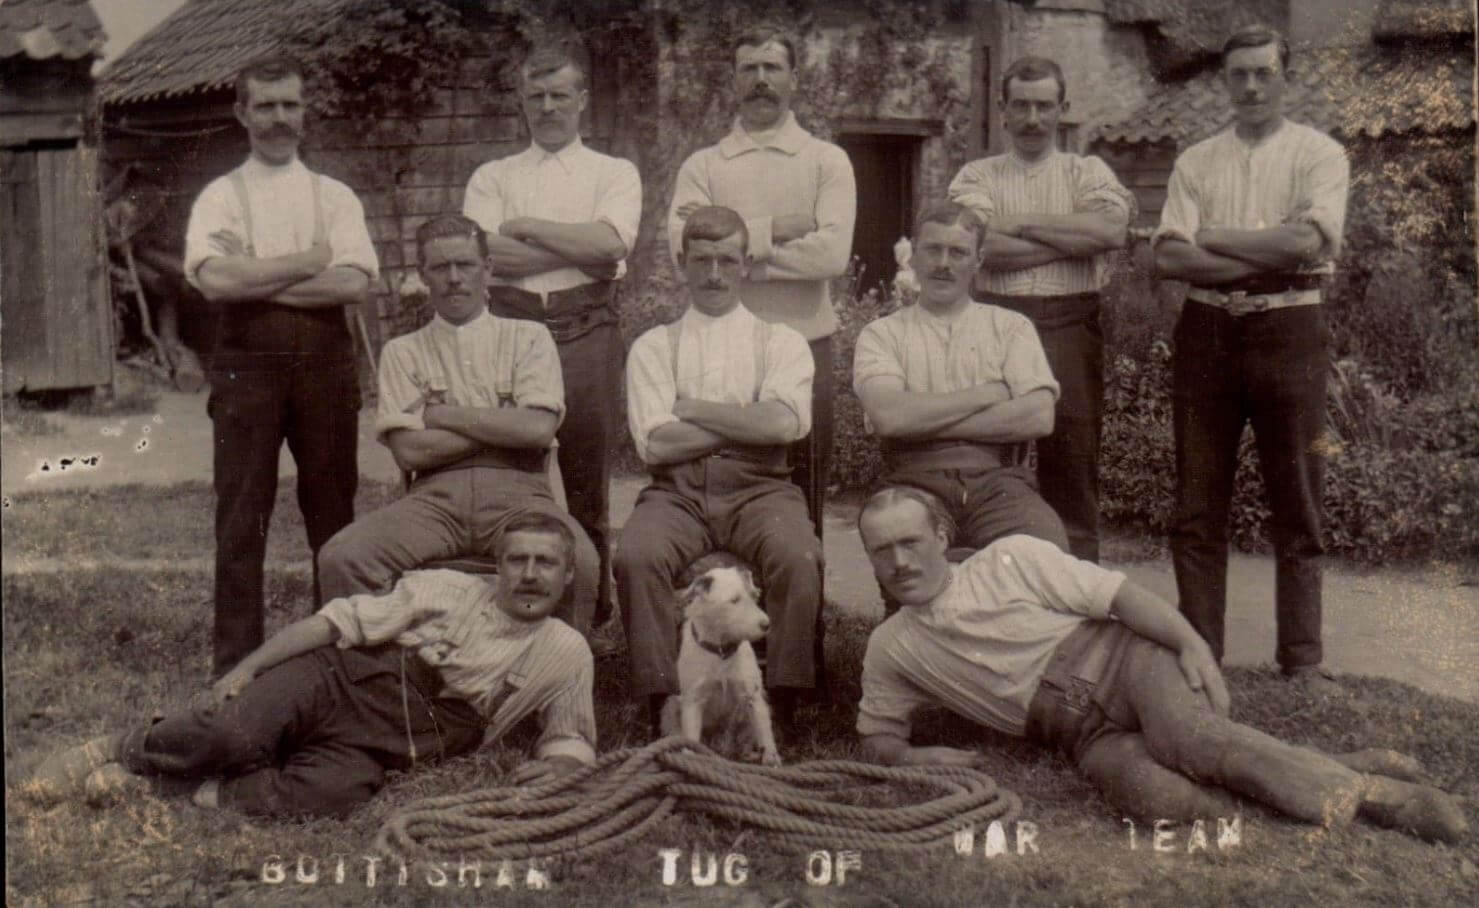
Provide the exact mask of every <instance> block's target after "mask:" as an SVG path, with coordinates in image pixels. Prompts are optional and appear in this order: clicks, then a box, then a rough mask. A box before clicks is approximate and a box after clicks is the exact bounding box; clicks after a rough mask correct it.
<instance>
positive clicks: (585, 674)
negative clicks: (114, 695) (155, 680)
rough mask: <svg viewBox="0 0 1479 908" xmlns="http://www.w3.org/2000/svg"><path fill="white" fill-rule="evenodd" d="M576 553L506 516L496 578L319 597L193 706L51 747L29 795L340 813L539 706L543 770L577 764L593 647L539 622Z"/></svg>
mask: <svg viewBox="0 0 1479 908" xmlns="http://www.w3.org/2000/svg"><path fill="white" fill-rule="evenodd" d="M573 550H574V539H573V537H572V535H571V532H570V530H569V529H568V528H567V527H566V526H565V524H563V523H562V522H561V521H560V520H558V519H557V518H555V517H552V516H549V515H546V514H539V513H529V514H526V515H522V516H519V517H516V518H514V519H513V520H512V521H510V523H509V525H508V527H507V528H506V529H505V531H504V533H503V535H502V537H501V539H500V540H499V542H498V544H497V546H496V554H497V557H498V580H497V583H496V586H490V585H489V584H488V583H486V582H484V581H483V580H481V579H479V578H477V577H472V576H468V575H465V574H459V573H455V572H452V571H417V572H412V573H409V574H407V575H405V577H403V578H402V579H401V580H400V582H399V583H397V584H396V586H395V588H394V589H393V590H392V591H391V592H389V593H387V594H384V595H369V594H365V595H355V596H349V597H346V598H339V599H334V600H331V601H330V602H329V603H328V604H326V605H325V606H324V607H323V608H322V609H321V610H320V611H319V612H318V613H317V614H316V615H313V616H312V617H310V618H307V619H304V620H302V621H299V622H297V623H295V624H292V625H290V626H288V627H286V628H284V629H283V630H282V631H280V632H279V633H278V634H276V635H275V636H273V637H272V638H271V639H269V640H268V641H267V642H266V643H264V644H262V646H261V647H260V648H258V649H257V650H256V651H255V652H253V653H252V654H251V655H249V656H247V658H246V659H245V660H243V661H242V662H241V663H240V664H239V665H238V666H237V667H236V668H235V669H233V670H232V671H230V672H229V673H227V674H226V675H225V676H223V677H222V678H221V679H220V680H219V681H217V682H216V683H215V684H214V685H213V686H212V687H211V688H209V689H208V690H206V691H204V692H203V693H202V695H201V696H200V698H198V699H197V701H196V702H195V703H193V704H192V705H191V707H190V708H189V709H186V710H184V711H182V712H178V713H176V714H174V715H172V716H170V717H168V718H166V719H164V720H163V721H161V722H159V723H157V724H155V725H152V726H148V727H140V728H136V729H134V730H133V731H130V732H127V733H125V734H115V735H108V736H106V737H101V738H96V739H93V740H91V741H88V742H87V743H85V744H82V745H79V746H77V747H73V748H70V749H68V750H65V751H61V752H60V753H58V754H55V755H53V756H52V757H50V758H49V759H47V760H46V761H45V762H43V763H42V764H41V766H40V767H39V768H38V769H37V770H36V773H35V775H34V776H33V777H32V779H31V780H30V781H29V783H28V784H27V790H28V791H29V793H30V794H31V795H32V796H33V797H36V798H37V799H39V800H43V801H56V800H60V799H62V798H66V797H69V796H79V797H80V796H82V795H84V794H86V795H87V796H88V798H89V800H94V801H95V800H98V799H106V798H107V796H110V795H115V796H116V795H117V794H120V793H123V792H126V791H130V790H133V789H135V788H140V789H149V788H151V787H156V786H157V787H158V788H159V789H160V790H161V791H178V792H179V793H182V794H183V793H184V792H186V791H190V790H193V792H194V795H193V799H194V801H195V803H196V804H198V805H200V806H202V807H230V808H234V809H236V810H240V811H242V812H244V813H250V814H261V815H290V814H336V813H343V812H345V811H347V810H349V809H351V808H353V807H355V806H357V805H359V804H360V803H362V802H364V801H366V800H368V799H369V798H370V797H372V796H373V795H374V794H375V792H376V791H377V790H378V789H379V788H380V786H381V784H383V781H384V778H385V771H386V770H387V769H399V770H408V769H411V768H413V767H414V766H416V765H417V764H419V763H424V762H428V761H432V760H438V759H444V758H447V757H452V756H456V755H458V754H462V753H466V752H468V751H470V750H472V749H474V748H475V747H477V746H478V744H479V742H480V741H485V740H486V741H492V740H495V739H497V738H498V737H500V736H502V735H503V734H504V733H505V732H507V731H508V730H509V729H511V728H512V727H513V726H514V725H515V724H516V723H517V722H518V721H519V720H520V719H522V718H523V717H524V716H526V715H528V714H529V713H531V712H536V711H537V712H538V713H539V715H540V719H541V723H542V726H543V734H542V735H541V737H540V739H539V743H538V745H537V752H538V756H539V758H540V759H541V760H542V761H543V763H542V767H543V772H544V774H546V775H563V774H565V773H568V772H571V771H573V770H575V769H578V768H579V767H581V766H582V765H584V764H588V763H590V762H592V761H593V760H594V758H595V740H596V726H595V717H594V711H593V708H592V703H591V684H592V679H593V673H592V664H591V653H590V650H589V649H588V648H587V646H586V643H585V640H584V639H583V638H582V637H581V636H580V634H578V633H576V631H575V630H573V629H572V628H571V627H569V626H568V625H566V624H565V623H563V622H562V621H560V620H559V619H556V618H551V617H549V614H550V612H551V611H553V610H554V608H555V606H556V604H557V603H558V602H559V600H560V596H561V594H562V593H563V592H564V590H565V586H566V584H568V583H569V582H570V579H571V576H572V573H573V560H572V559H573V554H572V553H573ZM151 780H152V783H153V784H152V785H151Z"/></svg>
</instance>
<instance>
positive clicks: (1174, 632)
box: [1109, 580, 1206, 652]
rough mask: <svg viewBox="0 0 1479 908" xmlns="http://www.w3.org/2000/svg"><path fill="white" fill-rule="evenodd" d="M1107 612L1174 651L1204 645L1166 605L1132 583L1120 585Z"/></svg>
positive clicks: (1177, 613) (1164, 601)
mask: <svg viewBox="0 0 1479 908" xmlns="http://www.w3.org/2000/svg"><path fill="white" fill-rule="evenodd" d="M1109 611H1110V614H1111V615H1113V616H1114V617H1116V618H1118V619H1119V621H1120V623H1121V624H1123V625H1124V626H1125V627H1128V628H1129V629H1130V630H1132V631H1134V632H1135V633H1137V634H1139V635H1140V636H1142V637H1145V638H1147V639H1149V640H1154V641H1155V642H1156V643H1159V644H1161V645H1162V646H1164V647H1166V648H1168V649H1171V650H1175V651H1176V652H1181V651H1182V650H1183V649H1185V648H1187V647H1196V646H1205V645H1206V642H1205V641H1204V640H1202V638H1201V635H1200V634H1198V633H1197V632H1196V630H1195V629H1194V628H1193V627H1192V626H1191V625H1190V624H1189V623H1188V622H1187V620H1186V619H1185V618H1184V617H1182V615H1181V613H1180V612H1178V611H1177V610H1176V609H1175V608H1173V607H1172V606H1171V604H1170V603H1169V602H1167V601H1166V600H1164V599H1162V598H1161V597H1160V596H1157V595H1156V594H1155V593H1152V592H1150V591H1149V590H1147V589H1145V588H1144V587H1142V586H1139V585H1138V584H1136V583H1135V582H1134V581H1132V580H1126V581H1124V582H1123V583H1121V584H1120V588H1119V591H1118V592H1117V593H1115V596H1114V600H1113V602H1112V603H1111V604H1110V607H1109Z"/></svg>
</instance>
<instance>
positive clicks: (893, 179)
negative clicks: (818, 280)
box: [837, 133, 920, 292]
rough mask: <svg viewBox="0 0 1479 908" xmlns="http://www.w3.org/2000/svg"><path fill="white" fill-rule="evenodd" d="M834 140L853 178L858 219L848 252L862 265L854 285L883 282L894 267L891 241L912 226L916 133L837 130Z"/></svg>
mask: <svg viewBox="0 0 1479 908" xmlns="http://www.w3.org/2000/svg"><path fill="white" fill-rule="evenodd" d="M837 144H838V145H840V146H841V147H842V150H843V151H845V152H847V156H848V159H849V160H851V161H852V169H853V176H854V177H855V178H856V179H857V183H858V220H857V226H856V227H855V228H854V230H853V239H852V254H853V255H854V256H855V257H857V258H858V259H859V260H860V261H861V262H862V265H863V269H864V271H863V279H862V281H861V283H860V284H859V287H858V290H859V291H860V292H861V291H864V290H868V289H869V288H872V287H876V286H878V285H879V284H883V285H884V286H885V288H887V286H888V285H889V284H890V283H891V282H892V281H893V279H894V274H895V273H896V272H897V271H898V270H899V266H898V264H897V263H896V262H895V261H894V243H896V242H898V240H899V238H900V237H903V236H908V235H909V232H910V230H911V229H912V222H913V219H914V169H915V166H916V163H917V161H918V155H919V144H920V139H919V137H918V136H913V135H879V134H867V133H859V134H846V135H842V136H839V137H838V138H837Z"/></svg>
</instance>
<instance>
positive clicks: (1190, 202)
mask: <svg viewBox="0 0 1479 908" xmlns="http://www.w3.org/2000/svg"><path fill="white" fill-rule="evenodd" d="M1184 161H1185V158H1184V157H1183V158H1182V160H1179V161H1177V162H1176V166H1175V167H1173V168H1172V169H1171V179H1170V182H1168V183H1167V184H1166V206H1165V207H1164V208H1162V209H1161V223H1160V226H1158V227H1156V229H1155V233H1152V234H1151V235H1150V244H1151V246H1155V245H1156V244H1157V243H1159V242H1161V241H1162V240H1165V239H1177V240H1183V241H1185V242H1188V243H1191V244H1192V245H1196V236H1197V231H1198V230H1200V229H1201V227H1202V214H1201V209H1200V207H1199V206H1198V204H1197V199H1196V192H1195V188H1194V186H1193V185H1192V182H1191V179H1190V178H1189V177H1188V176H1187V174H1186V167H1185V166H1184Z"/></svg>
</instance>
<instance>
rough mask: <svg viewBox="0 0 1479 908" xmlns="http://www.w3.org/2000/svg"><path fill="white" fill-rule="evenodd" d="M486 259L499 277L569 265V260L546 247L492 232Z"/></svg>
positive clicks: (532, 272) (551, 269) (525, 274)
mask: <svg viewBox="0 0 1479 908" xmlns="http://www.w3.org/2000/svg"><path fill="white" fill-rule="evenodd" d="M488 259H489V261H490V262H491V263H492V265H493V273H494V274H496V275H498V276H499V277H528V276H529V275H531V274H543V273H544V272H546V271H555V270H558V269H560V268H568V267H571V263H570V262H568V261H566V260H565V259H563V258H561V257H560V256H558V255H556V254H555V253H553V252H551V251H549V250H548V249H544V248H541V247H539V246H535V245H532V244H530V243H525V242H523V241H522V240H516V239H514V238H512V237H507V236H497V235H492V234H490V235H489V236H488Z"/></svg>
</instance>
